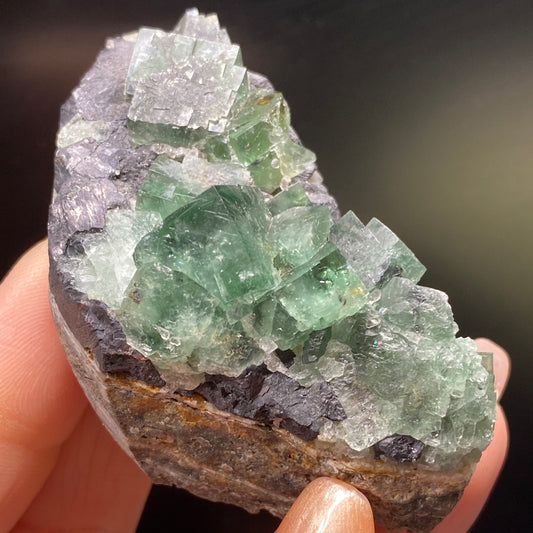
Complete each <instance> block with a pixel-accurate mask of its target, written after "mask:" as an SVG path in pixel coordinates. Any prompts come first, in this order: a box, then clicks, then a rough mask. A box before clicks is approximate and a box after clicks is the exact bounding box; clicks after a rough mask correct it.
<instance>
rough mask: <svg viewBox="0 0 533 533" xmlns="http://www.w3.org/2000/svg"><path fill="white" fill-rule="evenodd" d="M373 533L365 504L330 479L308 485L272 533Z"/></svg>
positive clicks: (356, 493) (354, 492)
mask: <svg viewBox="0 0 533 533" xmlns="http://www.w3.org/2000/svg"><path fill="white" fill-rule="evenodd" d="M310 531H316V532H320V533H373V532H374V518H373V516H372V509H371V508H370V504H369V503H368V500H367V499H366V498H365V496H363V495H362V494H361V493H360V492H359V491H358V490H356V489H355V488H354V487H352V486H351V485H348V484H347V483H343V482H342V481H338V480H336V479H330V478H318V479H315V480H314V481H313V482H311V483H310V484H309V485H308V486H307V487H306V488H305V489H304V491H303V492H302V493H301V494H300V496H299V497H298V499H297V500H296V501H295V502H294V504H293V506H292V507H291V508H290V510H289V512H288V513H287V515H286V516H285V518H284V519H283V521H282V522H281V524H280V526H279V528H278V529H277V530H276V533H308V532H310Z"/></svg>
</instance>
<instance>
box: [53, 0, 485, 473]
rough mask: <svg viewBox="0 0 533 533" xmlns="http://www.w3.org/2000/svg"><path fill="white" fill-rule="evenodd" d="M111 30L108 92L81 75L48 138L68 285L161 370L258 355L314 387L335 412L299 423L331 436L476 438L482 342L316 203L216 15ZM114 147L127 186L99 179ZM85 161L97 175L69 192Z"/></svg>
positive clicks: (473, 444) (419, 453) (440, 458)
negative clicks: (113, 79)
mask: <svg viewBox="0 0 533 533" xmlns="http://www.w3.org/2000/svg"><path fill="white" fill-rule="evenodd" d="M113 43H114V44H113V45H112V47H111V48H112V51H111V52H109V54H114V55H110V56H109V57H119V59H120V58H122V59H121V61H122V63H121V66H120V68H117V70H118V71H119V74H120V75H121V76H122V80H123V81H122V85H121V88H122V90H121V92H120V94H118V93H117V92H116V91H115V92H113V93H110V94H107V95H106V96H105V98H107V100H105V102H107V104H106V105H104V104H105V102H104V101H103V102H102V105H101V106H100V107H98V106H96V107H91V108H87V106H86V105H85V104H84V101H85V100H84V99H83V94H84V92H83V91H86V90H87V87H88V86H90V85H91V84H92V86H96V87H99V86H98V83H100V81H99V80H98V79H92V78H91V79H88V80H85V81H84V82H82V85H81V88H80V89H79V90H78V93H77V95H76V93H75V96H77V98H78V100H79V101H77V102H74V104H75V105H74V104H73V105H72V106H71V107H72V109H73V111H72V112H71V113H70V115H68V113H67V115H68V116H66V117H64V120H63V127H62V129H61V130H60V132H59V136H58V148H59V149H60V152H59V154H60V160H61V161H64V170H63V172H64V173H65V174H68V175H69V176H70V178H72V176H74V177H75V178H74V179H72V180H71V181H69V182H68V183H69V184H68V187H70V188H72V191H71V190H70V189H69V190H68V191H67V193H68V194H66V193H65V194H60V193H61V189H59V196H58V198H60V200H61V202H63V203H62V204H61V205H60V206H59V207H58V206H57V202H56V204H55V207H54V206H53V209H56V210H57V209H59V208H60V207H61V208H62V209H63V210H64V211H65V212H69V211H68V209H66V208H65V206H67V207H68V202H69V201H70V200H69V198H73V197H75V194H74V193H76V191H82V192H83V194H84V195H85V196H84V200H85V204H84V207H83V208H82V207H81V206H80V205H76V206H75V209H71V210H70V212H76V213H82V214H83V213H85V214H83V216H82V215H80V216H78V218H77V219H72V220H70V219H69V220H67V221H66V226H67V227H71V228H72V229H73V230H76V232H75V238H73V237H72V236H71V237H70V238H69V240H68V241H67V242H66V245H65V246H66V250H67V252H68V253H67V254H65V255H64V256H62V259H61V262H60V263H61V268H62V269H63V270H64V271H65V272H68V273H69V275H71V276H72V278H73V284H74V287H75V288H76V289H78V290H80V291H82V292H83V293H85V294H87V295H88V297H89V298H92V299H96V300H100V301H102V302H104V303H105V304H106V305H107V306H108V308H109V310H110V313H112V315H113V316H114V317H115V318H117V319H118V320H119V322H120V324H121V326H122V328H123V330H124V333H125V334H126V337H127V339H128V342H129V343H130V344H131V346H133V347H134V348H136V349H137V350H139V351H140V352H141V353H142V354H144V355H145V356H147V357H149V358H151V359H152V360H153V362H154V364H155V365H156V366H157V367H158V369H159V370H160V372H161V374H162V375H163V377H166V378H167V379H171V376H172V373H173V372H174V373H175V372H176V371H177V370H176V369H178V371H179V372H181V373H183V374H187V373H191V374H194V375H196V376H197V375H200V376H202V375H204V374H205V375H222V376H226V377H228V378H237V377H238V376H241V375H245V374H243V373H246V372H248V374H246V376H250V373H249V372H250V369H253V368H256V367H257V368H258V367H259V366H261V368H263V369H264V368H265V365H266V367H268V369H269V371H270V372H278V373H281V374H284V377H283V379H281V378H275V379H274V378H268V380H269V383H270V381H272V382H280V383H281V382H283V383H285V384H286V383H287V382H290V383H293V384H294V385H291V387H293V388H295V387H296V388H295V389H294V390H300V389H302V387H303V388H304V389H305V390H307V389H309V390H313V391H314V390H318V389H319V388H324V387H326V388H327V391H328V393H327V394H329V395H332V397H334V398H335V402H336V404H335V405H337V408H336V411H335V413H336V415H335V416H329V417H328V416H325V415H324V413H323V412H322V411H324V410H322V411H321V410H318V411H317V417H318V418H317V419H316V420H313V423H312V424H313V428H318V429H317V431H319V435H318V438H319V439H321V440H323V441H331V442H342V443H344V444H345V445H346V449H347V450H349V451H350V453H353V454H355V455H365V454H370V453H374V452H373V451H372V449H373V448H372V447H375V448H374V449H375V451H376V453H378V452H379V453H380V454H383V453H385V452H384V451H383V450H385V451H386V450H389V448H390V447H391V446H392V445H391V443H393V444H394V442H398V443H401V446H403V447H404V448H405V447H406V446H407V447H408V448H409V453H407V452H406V454H405V455H404V456H399V455H398V453H396V452H394V453H391V457H392V458H393V460H402V461H403V460H405V461H419V463H420V464H422V465H424V466H425V467H430V468H431V467H432V466H434V465H439V466H438V467H439V468H442V467H443V465H444V466H446V465H450V466H453V465H456V464H457V463H459V462H460V461H461V460H462V459H463V458H465V457H472V456H475V455H476V454H479V452H480V451H481V450H482V449H484V448H485V447H486V446H487V444H488V442H489V441H490V439H491V434H492V426H493V422H494V401H495V399H494V387H493V376H492V370H491V368H490V361H489V359H488V358H487V357H486V356H485V355H483V354H478V353H477V352H476V348H475V345H474V343H473V341H472V340H470V339H465V338H458V337H457V336H456V335H457V326H456V325H455V323H454V321H453V316H452V312H451V309H450V306H449V305H448V301H447V297H446V295H445V294H444V293H442V292H439V291H437V290H433V289H430V288H426V287H423V286H419V285H417V283H418V281H419V280H420V278H421V276H422V275H423V273H424V270H425V269H424V267H423V266H422V265H421V264H420V262H419V261H418V260H417V259H416V257H415V256H414V255H413V253H412V252H411V251H410V250H409V249H408V248H407V246H405V244H403V243H402V242H401V240H400V239H399V238H398V237H397V236H396V235H395V234H394V233H393V232H392V231H391V230H389V229H388V228H387V227H386V226H385V225H383V224H382V223H381V222H379V221H378V220H376V219H373V220H371V221H370V222H369V223H368V224H366V225H365V224H363V223H362V222H361V221H360V220H359V219H358V218H357V217H356V216H355V215H354V214H353V213H352V212H349V213H347V214H345V215H344V216H343V217H342V218H340V219H339V218H338V216H337V215H336V212H335V210H334V209H331V204H330V205H326V203H327V202H326V201H322V200H323V199H324V198H326V195H325V193H324V192H317V190H318V189H317V188H316V186H315V185H313V179H315V180H316V173H315V174H313V172H314V169H315V167H314V165H313V162H314V156H313V154H312V152H310V151H309V150H307V149H306V148H304V147H303V146H302V145H301V144H300V143H299V142H298V141H297V140H296V137H295V136H294V134H293V133H292V131H291V128H290V114H289V109H288V107H287V103H286V102H285V100H284V99H283V97H282V95H281V94H280V93H277V92H275V91H273V90H271V89H269V88H268V84H267V83H263V84H261V86H260V85H258V84H257V83H255V82H253V80H254V79H256V78H254V76H257V75H252V74H250V73H248V72H247V70H246V69H245V68H244V67H243V65H242V58H241V52H240V49H239V47H238V46H237V45H235V44H232V43H231V42H230V40H229V37H228V35H227V33H226V31H225V30H224V29H222V28H220V26H219V24H218V19H217V18H216V15H208V16H204V15H201V14H199V13H198V12H197V11H196V10H190V11H188V12H187V13H186V15H185V16H184V18H183V19H182V20H181V21H180V22H179V23H178V25H177V26H176V28H175V29H174V31H172V32H169V33H166V32H163V31H161V30H156V29H149V28H145V29H141V30H140V31H139V32H138V33H137V34H135V35H129V36H125V37H124V39H118V40H116V41H114V42H113ZM106 57H107V56H106ZM125 58H126V59H127V60H125ZM102 61H103V60H102ZM106 61H109V60H108V59H106ZM117 61H118V59H117ZM101 92H102V91H100V92H99V93H98V94H100V93H101ZM96 103H98V102H96ZM94 105H96V104H94ZM67 108H68V107H67ZM125 122H127V131H124V127H123V124H124V123H125ZM120 128H123V129H122V130H121V129H120ZM117 150H118V153H117ZM61 158H62V159H61ZM133 165H136V168H141V169H142V172H140V174H139V175H138V176H137V175H136V174H135V175H134V179H133V178H130V181H132V180H133V181H134V184H135V186H134V187H130V188H129V189H127V190H126V189H125V186H122V185H121V181H120V179H116V178H117V176H118V177H119V178H120V175H121V173H122V172H128V173H129V174H128V176H130V175H132V173H133V170H132V168H133ZM89 172H90V173H91V174H92V175H93V176H95V175H97V176H99V175H100V174H101V178H99V179H98V181H94V180H93V182H92V185H91V187H92V188H91V190H90V192H87V191H88V190H89V189H88V185H87V178H84V176H85V175H88V174H89ZM99 173H100V174H99ZM312 174H313V176H314V177H313V179H310V176H311V175H312ZM95 183H96V185H95ZM65 187H66V185H65ZM132 191H133V192H132ZM320 191H323V189H320ZM100 198H105V201H104V202H101V201H100V200H99V199H100ZM58 201H59V200H58ZM65 202H66V203H65ZM91 202H93V203H94V206H96V205H100V206H101V205H102V204H103V206H104V207H103V208H100V210H98V209H97V208H96V207H94V208H91V209H89V207H90V206H92V205H93V203H91ZM87 206H89V207H87ZM83 209H85V211H83ZM102 209H103V210H102ZM84 217H85V218H84ZM272 375H274V376H277V375H278V374H272ZM217 379H218V378H217ZM224 379H225V378H224ZM247 379H248V378H247ZM250 379H251V378H250ZM287 380H288V381H287ZM284 386H286V385H284ZM304 389H302V390H304ZM291 390H292V389H291ZM321 390H322V389H321ZM324 390H325V389H324ZM298 394H300V396H301V397H302V398H307V397H311V396H309V395H308V394H307V393H305V394H302V393H300V392H299V393H298ZM309 401H310V400H309ZM313 402H315V400H313ZM310 405H311V404H310ZM313 405H315V403H313ZM280 409H281V411H280V412H284V408H283V409H282V408H280ZM324 412H325V411H324ZM395 439H396V440H395ZM406 443H407V444H406ZM398 446H400V444H398ZM398 449H400V448H398ZM400 455H401V454H400ZM397 456H398V457H400V458H399V459H398V457H397ZM402 457H403V458H402Z"/></svg>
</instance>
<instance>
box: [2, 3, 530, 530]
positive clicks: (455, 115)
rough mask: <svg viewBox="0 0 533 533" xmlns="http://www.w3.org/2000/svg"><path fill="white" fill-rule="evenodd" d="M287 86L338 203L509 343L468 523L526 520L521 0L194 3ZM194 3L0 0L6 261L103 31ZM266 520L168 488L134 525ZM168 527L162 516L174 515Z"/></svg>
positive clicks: (24, 236)
mask: <svg viewBox="0 0 533 533" xmlns="http://www.w3.org/2000/svg"><path fill="white" fill-rule="evenodd" d="M196 5H197V6H198V7H199V8H200V9H201V10H203V11H212V10H215V11H217V12H218V13H219V17H220V19H221V22H222V24H223V25H225V26H226V27H227V28H228V30H229V32H230V36H231V37H232V40H233V41H235V42H237V43H239V44H241V46H242V48H243V57H244V62H245V65H246V66H248V67H249V68H251V69H253V70H257V71H259V72H262V73H263V74H266V75H267V76H268V77H269V78H270V79H271V81H272V82H273V83H274V84H275V86H276V87H277V88H278V89H279V90H281V91H282V92H283V93H284V94H285V96H286V98H287V100H288V101H289V104H290V107H291V111H292V117H293V124H294V125H295V127H296V129H297V131H298V133H299V134H300V136H301V138H302V140H303V141H304V143H305V144H306V146H308V147H309V148H311V149H312V150H314V151H315V152H316V154H317V157H318V162H319V166H320V169H321V171H322V173H323V174H324V176H325V177H326V182H327V184H328V186H329V189H330V191H331V192H332V193H333V194H334V195H335V196H336V197H337V199H338V200H339V203H340V206H341V208H342V210H343V211H346V210H348V209H352V210H353V211H354V212H355V213H356V214H358V215H359V217H360V218H361V219H363V220H364V221H367V220H368V219H369V218H371V217H372V216H377V217H378V218H380V219H381V220H382V221H383V222H384V223H385V224H387V225H389V226H390V227H391V228H392V229H393V230H394V231H395V232H396V233H397V234H398V235H399V236H400V237H401V238H402V239H403V240H404V241H405V242H406V243H407V244H408V246H410V247H411V248H412V249H413V250H414V251H415V253H416V254H417V255H418V257H419V259H420V260H421V261H422V262H423V263H424V264H425V265H426V266H427V267H428V273H427V274H426V276H425V277H424V278H423V280H422V281H423V283H424V284H426V285H429V286H433V287H436V288H439V289H442V290H444V291H446V292H447V293H448V294H449V295H450V300H451V304H452V307H453V308H454V311H455V316H456V320H457V322H458V323H459V325H460V327H461V333H462V334H464V335H468V336H473V337H475V336H487V337H491V338H493V339H494V340H496V341H497V342H499V343H500V344H502V345H503V346H505V347H506V348H507V350H508V351H509V352H510V353H511V355H512V358H513V375H512V378H511V382H510V385H509V389H508V391H507V394H506V396H505V398H504V400H503V405H504V407H505V409H506V411H507V413H508V417H509V422H510V426H511V435H512V437H511V449H510V455H509V460H508V463H507V466H506V468H505V470H504V472H503V475H502V477H501V479H500V482H499V484H498V486H497V488H496V490H495V491H494V494H493V497H492V499H491V500H490V502H489V505H488V507H487V508H486V509H485V511H484V513H483V515H482V516H481V518H480V519H479V521H478V523H477V525H476V526H475V527H474V530H473V531H480V532H481V531H501V530H503V529H504V528H507V529H509V530H514V531H527V530H529V529H530V527H531V526H530V524H529V517H530V515H531V509H532V508H533V501H532V498H531V495H532V490H531V485H530V482H529V480H530V476H531V452H530V448H531V445H530V439H531V437H532V435H531V428H530V419H531V417H530V406H531V404H532V403H533V395H532V392H531V386H530V383H531V380H532V378H533V372H532V370H533V363H532V353H531V352H532V350H531V346H532V342H531V338H530V327H531V324H530V322H531V320H532V318H533V317H532V312H531V308H532V300H533V289H532V275H531V270H532V263H533V251H532V249H533V246H532V245H533V238H532V230H533V3H531V2H525V1H515V0H509V1H504V2H498V1H493V2H487V1H485V2H482V1H478V2H472V1H466V2H461V1H434V2H433V1H431V2H428V1H414V0H410V1H401V2H400V1H392V0H388V1H377V0H376V1H369V0H367V1H359V2H350V1H344V2H341V1H335V0H334V1H330V2H325V1H315V0H307V1H303V0H301V1H299V0H272V1H263V2H259V1H257V2H252V1H249V2H244V1H242V2H229V1H227V2H222V1H219V2H203V1H198V2H196ZM190 6H191V4H190V3H189V2H181V1H166V2H165V1H157V0H152V1H151V2H141V1H135V0H132V1H129V2H126V1H107V2H103V1H92V2H83V1H78V2H76V1H71V2H68V1H66V0H64V1H60V0H55V1H54V0H50V1H43V2H36V1H31V0H30V1H26V2H16V1H14V0H13V1H7V2H6V1H1V2H0V30H1V31H0V70H1V72H2V75H1V81H0V98H1V100H0V103H1V106H0V114H1V125H2V127H1V129H0V136H1V137H0V138H1V143H0V146H1V148H0V150H1V156H2V157H1V163H2V168H3V177H2V182H1V183H2V190H1V193H0V230H1V244H2V250H3V251H2V254H0V255H1V257H0V274H3V273H4V272H6V271H7V269H8V267H9V265H10V264H11V263H12V262H13V261H14V260H15V258H16V257H17V255H18V254H20V253H21V252H22V251H23V250H24V249H25V248H26V247H28V246H29V245H30V244H31V243H33V242H34V241H35V240H37V239H39V238H41V237H44V235H45V225H46V215H47V205H48V201H49V197H50V190H51V184H52V177H53V167H52V158H53V144H54V134H55V129H56V124H57V119H58V111H59V105H60V103H61V102H62V101H64V100H65V99H66V98H67V96H68V94H69V92H70V91H71V90H72V88H73V87H74V86H75V85H76V84H77V82H78V80H79V78H80V77H81V75H82V74H83V73H84V72H85V71H86V70H87V69H88V68H89V66H90V65H91V63H92V61H93V60H94V57H95V55H96V53H97V52H98V50H99V49H100V48H101V47H102V46H103V42H104V38H105V37H106V36H108V35H114V34H118V33H121V32H124V31H128V30H131V29H134V28H136V27H138V26H139V25H149V26H159V27H163V28H165V29H169V28H170V27H171V26H172V25H173V24H174V23H175V21H176V20H177V19H178V18H179V16H180V15H181V13H182V11H183V10H184V9H185V8H186V7H190ZM172 524H174V525H175V526H176V529H175V530H176V531H177V530H180V529H179V528H178V524H182V529H181V530H183V531H188V532H195V531H202V532H203V531H214V532H221V531H224V532H226V531H234V532H238V531H254V532H262V531H265V532H267V531H273V530H274V528H275V524H276V521H275V520H274V519H272V518H270V517H269V516H268V515H266V514H263V515H260V516H259V517H252V516H250V515H247V514H246V513H244V512H241V511H240V510H237V509H235V508H232V507H230V506H223V505H213V504H207V503H204V502H202V501H200V500H197V499H195V498H193V497H191V496H189V495H187V494H185V493H183V492H180V491H175V490H171V489H157V490H155V491H153V493H152V495H151V498H150V500H149V503H148V506H147V509H146V512H145V515H144V517H143V519H142V521H141V524H140V526H139V532H152V531H153V532H155V531H169V530H170V529H169V528H171V527H172ZM173 530H174V529H173Z"/></svg>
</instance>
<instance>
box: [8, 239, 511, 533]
mask: <svg viewBox="0 0 533 533" xmlns="http://www.w3.org/2000/svg"><path fill="white" fill-rule="evenodd" d="M47 262H48V261H47V256H46V243H40V244H38V245H37V246H35V247H34V248H33V249H32V250H30V251H29V252H28V253H27V254H26V255H25V256H24V257H23V258H22V259H21V260H20V261H19V262H18V263H17V265H16V266H15V267H14V268H13V270H12V271H11V272H10V273H9V274H8V276H6V278H5V279H4V281H3V282H2V284H1V285H0V473H1V474H0V532H4V531H5V532H7V531H13V532H18V533H23V532H24V533H26V532H29V531H31V532H35V531H69V532H75V531H112V532H113V533H122V532H131V531H134V530H135V527H136V524H137V522H138V519H139V516H140V514H141V512H142V508H143V506H144V503H145V500H146V497H147V495H148V491H149V489H150V481H149V479H148V478H147V477H146V475H145V474H144V473H143V472H142V471H141V470H140V469H139V468H138V467H137V466H136V465H135V463H133V461H132V460H131V459H130V458H129V457H127V456H126V454H125V453H124V452H123V451H122V450H121V449H120V448H119V446H118V445H117V444H116V443H115V442H114V440H113V439H112V438H111V437H110V436H109V435H108V433H107V431H106V430H105V429H104V428H103V426H102V424H101V422H100V421H99V420H98V418H97V417H96V415H95V414H94V412H93V410H92V409H91V407H90V406H89V405H88V403H87V400H86V399H85V397H84V395H83V393H82V391H81V389H80V388H79V385H78V383H77V382H76V379H75V378H74V376H73V374H72V371H71V370H70V367H69V365H68V363H67V361H66V359H65V356H64V354H63V349H62V347H61V345H60V342H59V339H58V337H57V334H56V331H55V327H54V324H53V321H52V317H51V313H50V309H49V305H48V278H47V266H46V265H47ZM478 346H479V348H480V349H482V350H484V351H493V352H494V354H495V372H496V385H497V388H498V390H499V393H500V394H501V391H503V389H504V387H505V383H506V380H507V376H508V370H509V363H508V359H507V356H506V354H505V352H504V351H503V350H502V349H501V348H499V347H498V346H496V345H494V344H493V343H491V342H490V341H487V340H484V339H481V340H479V341H478ZM506 449H507V426H506V423H505V418H504V417H503V413H502V412H501V410H499V411H498V420H497V425H496V430H495V438H494V441H493V442H492V444H491V445H490V446H489V448H488V449H487V450H486V452H485V453H484V454H483V458H482V460H481V462H480V464H479V465H478V468H477V469H476V472H475V474H474V476H473V478H472V481H471V482H470V484H469V486H468V487H467V490H466V491H465V495H464V496H463V498H462V499H461V501H460V502H459V503H458V505H457V506H456V508H455V509H454V511H453V512H452V513H451V514H450V516H449V517H448V518H446V519H445V520H444V522H443V523H442V524H441V525H440V526H439V527H438V528H437V529H436V530H435V531H436V532H438V533H445V532H448V531H449V532H451V531H453V532H454V533H456V532H458V531H466V530H467V529H468V527H469V525H470V524H471V523H472V522H473V521H474V520H475V518H476V516H477V515H478V514H479V512H480V510H481V508H482V507H483V504H484V502H485V500H486V499H487V497H488V495H489V493H490V490H491V488H492V486H493V484H494V482H495V480H496V478H497V475H498V473H499V470H500V468H501V465H502V463H503V460H504V457H505V452H506ZM311 531H320V533H340V532H342V533H351V532H360V533H363V532H367V531H374V525H373V519H372V512H371V510H370V506H369V505H368V502H367V501H366V498H364V496H362V495H361V494H360V493H359V492H358V491H356V490H355V489H354V488H353V487H351V486H349V485H346V484H344V483H341V482H339V481H336V480H331V479H324V478H322V479H319V480H316V481H314V482H313V483H311V484H310V485H309V486H308V488H307V489H306V490H304V491H303V493H302V494H301V496H300V497H299V498H298V499H297V500H296V502H295V504H294V505H293V507H292V508H291V510H290V511H289V513H288V515H287V517H286V518H285V519H284V520H283V522H282V523H281V525H280V527H279V529H278V530H277V533H288V532H290V533H303V532H306V533H308V532H311ZM377 531H382V530H380V529H379V528H378V529H377Z"/></svg>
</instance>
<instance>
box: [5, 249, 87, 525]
mask: <svg viewBox="0 0 533 533" xmlns="http://www.w3.org/2000/svg"><path fill="white" fill-rule="evenodd" d="M47 265H48V259H47V253H46V243H45V242H41V243H39V244H38V245H36V246H35V247H34V248H32V249H31V250H30V251H29V252H27V253H26V254H25V255H24V256H23V257H22V258H21V259H20V260H19V262H18V263H17V264H16V265H15V266H14V268H13V269H12V270H11V272H10V273H9V274H8V275H7V276H6V278H5V279H4V280H3V281H2V283H1V284H0V472H1V477H0V531H8V530H9V529H11V527H12V526H13V525H14V523H16V521H17V519H18V517H19V516H20V515H21V513H22V512H23V511H24V509H25V508H26V507H27V505H28V504H29V502H31V500H32V499H33V498H34V496H35V494H36V493H37V492H38V491H39V489H40V488H41V486H42V485H43V483H44V481H45V479H46V478H47V476H48V474H49V472H50V471H51V469H52V468H53V466H54V464H55V460H56V457H57V453H58V450H59V447H60V445H61V443H62V442H63V441H64V440H65V438H66V437H67V436H68V435H69V434H70V433H71V431H72V429H73V428H74V426H75V425H76V423H77V421H78V420H79V419H80V417H81V415H82V413H83V411H84V409H85V407H86V405H87V402H86V400H85V397H84V396H83V393H82V392H81V389H80V387H79V386H78V384H77V382H76V379H75V378H74V376H73V374H72V371H71V369H70V367H69V365H68V363H67V361H66V359H65V355H64V353H63V349H62V347H61V345H60V342H59V339H58V336H57V333H56V331H55V327H54V323H53V320H52V316H51V312H50V308H49V304H48V268H47Z"/></svg>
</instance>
